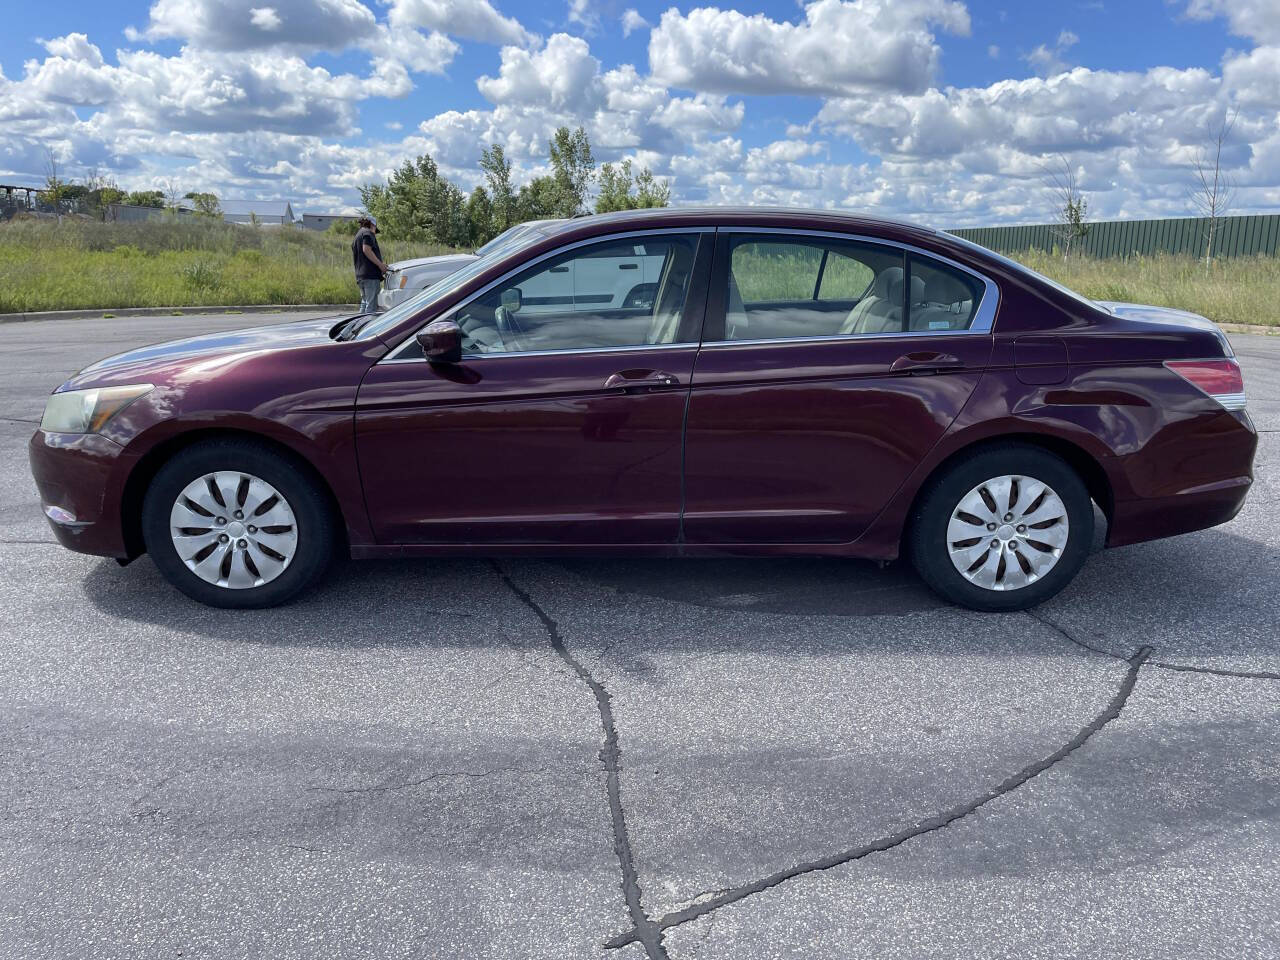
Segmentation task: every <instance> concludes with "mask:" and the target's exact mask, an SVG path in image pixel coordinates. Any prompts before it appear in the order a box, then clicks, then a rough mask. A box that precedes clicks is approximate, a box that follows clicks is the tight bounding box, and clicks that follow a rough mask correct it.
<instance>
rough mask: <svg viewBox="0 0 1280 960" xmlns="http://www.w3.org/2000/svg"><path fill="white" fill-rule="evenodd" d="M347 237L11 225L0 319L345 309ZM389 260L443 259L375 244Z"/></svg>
mask: <svg viewBox="0 0 1280 960" xmlns="http://www.w3.org/2000/svg"><path fill="white" fill-rule="evenodd" d="M350 244H351V241H350V239H349V238H344V237H340V236H334V235H332V234H326V233H319V232H315V231H310V230H302V229H299V228H294V227H284V228H280V227H251V226H241V225H237V224H226V223H220V222H217V221H211V222H209V223H180V222H165V221H159V222H145V223H96V222H85V221H73V220H64V221H63V222H62V223H61V224H58V223H54V222H52V221H46V220H15V221H12V222H9V223H6V224H0V313H15V312H23V311H30V310H66V309H75V308H79V307H85V308H97V307H103V308H111V307H152V306H154V307H167V306H229V305H234V304H294V303H349V302H352V301H353V300H356V299H358V298H359V291H358V290H357V288H356V284H355V279H354V277H355V274H354V272H353V270H352V266H351V247H350ZM382 252H383V254H384V255H385V257H386V259H387V260H388V261H394V260H401V259H405V258H407V257H422V256H431V255H433V254H437V253H448V252H450V250H449V249H448V248H447V247H441V246H438V245H434V244H422V243H414V244H409V243H383V244H382Z"/></svg>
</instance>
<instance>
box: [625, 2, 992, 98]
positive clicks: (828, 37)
mask: <svg viewBox="0 0 1280 960" xmlns="http://www.w3.org/2000/svg"><path fill="white" fill-rule="evenodd" d="M935 26H936V27H939V28H941V29H942V30H945V31H948V32H950V33H955V34H968V32H969V26H970V25H969V13H968V11H967V10H966V9H965V6H964V4H963V3H959V2H954V0H812V2H810V3H808V4H807V5H806V6H805V8H804V20H803V22H801V23H799V24H794V23H788V22H778V21H775V20H770V19H769V18H768V17H766V16H764V15H763V14H755V15H752V16H747V15H745V14H742V13H739V12H738V11H736V10H720V9H716V8H712V7H700V8H698V9H695V10H692V11H690V12H689V13H688V14H687V15H686V14H682V13H680V12H679V11H678V10H676V9H675V8H672V9H670V10H668V11H667V12H666V13H664V14H663V15H662V19H661V20H660V21H659V23H658V26H657V27H655V28H654V30H653V32H652V33H651V34H650V36H649V66H650V70H651V71H652V73H653V75H654V77H656V78H657V79H659V80H661V81H662V82H664V83H667V84H668V85H670V86H675V87H684V88H688V89H692V90H700V91H710V92H717V93H734V92H737V93H840V92H848V91H854V90H864V89H876V90H903V91H918V90H922V89H924V88H925V87H926V86H928V84H929V82H930V81H931V80H932V79H933V77H934V75H935V74H936V72H937V67H938V60H939V56H940V52H941V51H940V48H939V46H938V43H937V41H936V38H935V36H934V33H933V29H932V28H933V27H935Z"/></svg>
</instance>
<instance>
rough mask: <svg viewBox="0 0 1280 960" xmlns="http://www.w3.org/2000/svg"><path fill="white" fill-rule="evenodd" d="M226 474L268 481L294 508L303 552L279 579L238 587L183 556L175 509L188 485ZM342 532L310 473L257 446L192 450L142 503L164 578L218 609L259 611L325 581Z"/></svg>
mask: <svg viewBox="0 0 1280 960" xmlns="http://www.w3.org/2000/svg"><path fill="white" fill-rule="evenodd" d="M218 471H240V472H243V473H246V474H250V475H252V476H254V477H258V478H260V479H261V480H264V481H266V482H267V483H269V484H270V485H271V486H272V487H274V488H275V489H276V490H277V491H278V492H279V494H280V495H281V496H282V497H283V498H284V499H285V500H286V501H287V503H288V506H289V508H290V509H291V510H292V512H293V518H294V520H295V522H296V532H297V546H296V549H295V552H294V553H293V556H292V558H291V560H290V562H289V563H288V565H287V566H286V567H285V569H284V570H283V572H281V573H280V574H279V575H278V576H276V577H275V579H273V580H270V581H268V582H266V583H263V584H261V585H259V586H253V587H245V588H243V589H230V588H228V587H225V586H219V585H217V584H214V583H209V582H207V581H205V580H203V579H201V578H200V577H199V576H197V575H196V574H195V573H194V572H192V570H190V569H189V568H188V567H187V565H186V563H185V562H184V561H183V560H182V558H181V557H180V556H179V555H178V551H177V548H176V547H175V546H174V543H173V539H172V537H171V536H170V526H169V522H170V511H171V510H172V508H173V505H174V503H175V501H176V500H177V498H178V496H179V494H181V493H182V492H183V490H184V489H185V488H186V487H187V485H188V484H190V483H191V482H192V481H194V480H196V479H198V478H200V477H202V476H204V475H205V474H209V473H214V472H218ZM335 531H336V526H335V523H334V517H333V512H332V509H331V507H330V505H329V502H328V501H327V499H326V498H325V495H324V493H323V492H322V491H321V490H320V489H319V488H318V486H317V484H316V482H315V481H314V480H313V479H312V478H311V477H310V476H309V475H308V473H307V472H306V471H305V470H304V469H303V468H301V467H299V466H298V465H297V464H296V463H295V462H294V461H293V460H292V458H291V457H289V456H287V455H283V454H281V453H278V452H277V451H275V450H273V449H271V448H270V447H269V446H267V445H265V444H260V443H255V442H254V441H252V440H240V439H226V440H212V441H208V442H204V443H199V444H196V445H194V446H191V447H187V448H186V449H185V450H182V451H181V452H179V453H178V454H177V455H175V456H174V457H173V458H172V459H171V460H169V462H168V463H166V464H165V465H164V466H163V467H161V468H160V470H159V471H158V472H157V473H156V475H155V477H154V478H153V479H152V481H151V484H150V485H149V486H148V488H147V492H146V496H145V497H144V498H143V502H142V535H143V539H144V541H145V542H146V546H147V552H148V553H150V554H151V558H152V560H153V561H154V562H155V565H156V566H157V567H158V568H159V569H160V572H161V574H163V575H164V578H165V579H166V580H168V581H169V582H170V583H171V584H173V585H174V586H175V587H177V588H178V589H179V590H181V591H182V592H183V593H185V594H186V595H187V596H189V597H191V598H192V599H193V600H198V601H200V602H201V603H204V604H208V605H209V606H212V607H228V608H233V609H256V608H262V607H274V606H276V605H278V604H281V603H284V602H286V601H288V600H290V599H291V598H293V597H294V596H296V595H297V594H298V593H299V592H301V591H302V590H304V589H306V588H307V587H309V586H310V585H312V584H313V583H315V582H316V581H317V580H319V578H320V577H321V575H322V574H323V573H324V571H325V570H326V568H327V567H328V566H329V563H330V561H331V560H332V559H333V555H334V547H335V543H336V532H335Z"/></svg>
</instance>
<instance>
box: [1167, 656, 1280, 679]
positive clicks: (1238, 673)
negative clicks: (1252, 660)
mask: <svg viewBox="0 0 1280 960" xmlns="http://www.w3.org/2000/svg"><path fill="white" fill-rule="evenodd" d="M1151 665H1152V666H1153V667H1159V668H1160V669H1161V670H1174V671H1176V672H1178V673H1207V674H1209V675H1210V676H1213V677H1236V678H1238V679H1241V680H1280V673H1272V672H1271V671H1269V670H1226V669H1223V668H1220V667H1193V666H1190V665H1188V664H1184V663H1167V662H1166V661H1164V660H1153V661H1151Z"/></svg>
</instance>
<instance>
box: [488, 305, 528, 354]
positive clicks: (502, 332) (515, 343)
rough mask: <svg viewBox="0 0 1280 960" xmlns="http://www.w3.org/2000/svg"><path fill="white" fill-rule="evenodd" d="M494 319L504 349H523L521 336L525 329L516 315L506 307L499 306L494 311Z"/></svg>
mask: <svg viewBox="0 0 1280 960" xmlns="http://www.w3.org/2000/svg"><path fill="white" fill-rule="evenodd" d="M493 319H494V322H495V324H496V326H497V328H498V337H499V338H500V339H501V340H502V349H503V350H504V351H505V350H507V349H508V347H510V348H513V349H515V350H519V349H521V343H520V337H521V336H522V335H523V334H524V330H523V329H522V328H521V327H520V323H519V321H518V320H516V315H515V314H514V313H512V312H511V311H510V310H508V309H507V308H506V307H498V308H497V309H496V310H494V311H493Z"/></svg>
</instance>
